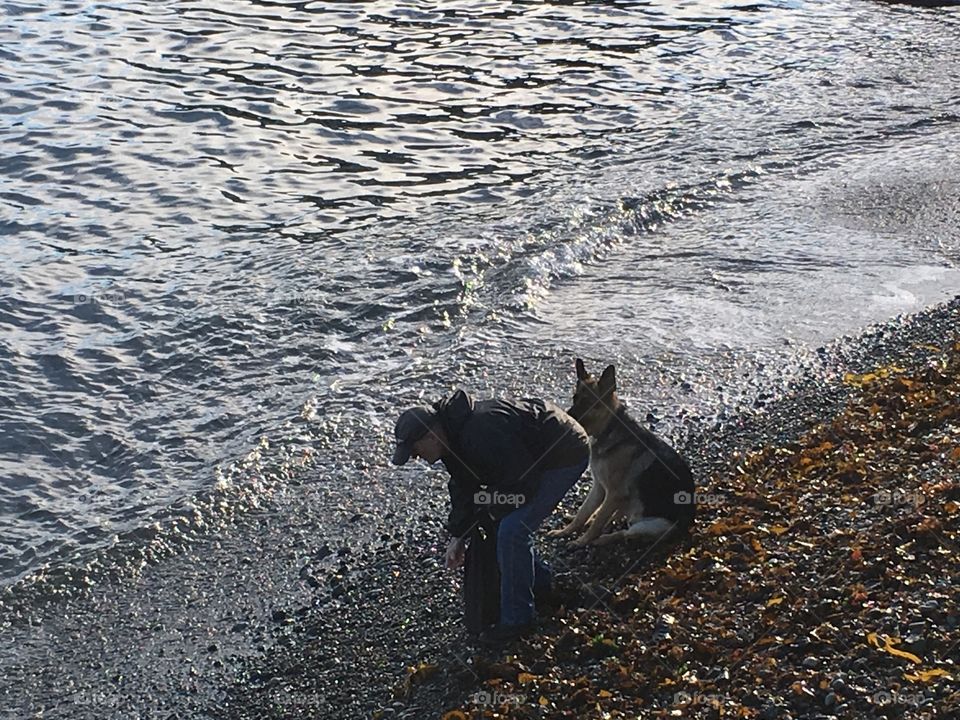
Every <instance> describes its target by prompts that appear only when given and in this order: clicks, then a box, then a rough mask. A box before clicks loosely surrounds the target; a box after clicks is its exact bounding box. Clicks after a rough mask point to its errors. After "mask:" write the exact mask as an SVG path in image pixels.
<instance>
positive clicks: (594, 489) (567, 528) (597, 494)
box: [547, 478, 606, 537]
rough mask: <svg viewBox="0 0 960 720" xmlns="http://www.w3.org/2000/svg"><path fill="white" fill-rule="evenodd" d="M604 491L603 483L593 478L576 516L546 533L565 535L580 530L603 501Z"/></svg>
mask: <svg viewBox="0 0 960 720" xmlns="http://www.w3.org/2000/svg"><path fill="white" fill-rule="evenodd" d="M605 494H606V493H605V492H604V490H603V485H601V484H600V482H599V481H598V480H597V479H596V478H594V481H593V485H591V486H590V492H588V493H587V497H585V498H584V499H583V503H582V504H581V505H580V509H579V510H577V514H576V516H575V517H574V518H573V520H571V521H570V522H569V523H567V524H566V525H564V526H563V527H562V528H559V529H557V530H551V531H550V532H548V533H547V535H548V536H549V537H565V536H567V535H573V534H575V533H578V532H580V530H582V529H583V527H584V525H586V524H587V520H589V519H590V516H591V515H593V513H594V512H596V509H597V508H598V507H600V503H602V502H603V497H604V495H605Z"/></svg>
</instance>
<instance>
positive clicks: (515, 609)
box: [497, 460, 587, 625]
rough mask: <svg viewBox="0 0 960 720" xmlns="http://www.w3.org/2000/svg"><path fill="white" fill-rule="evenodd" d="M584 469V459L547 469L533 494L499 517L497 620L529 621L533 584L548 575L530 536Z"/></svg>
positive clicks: (544, 584) (545, 581) (545, 584)
mask: <svg viewBox="0 0 960 720" xmlns="http://www.w3.org/2000/svg"><path fill="white" fill-rule="evenodd" d="M586 469H587V461H586V460H584V461H583V463H582V464H580V465H573V466H570V467H564V468H557V469H555V470H547V471H546V472H544V473H543V475H541V476H540V486H539V488H538V489H537V494H536V495H534V496H533V497H532V498H531V499H530V500H529V501H528V502H527V503H526V504H525V505H524V506H523V507H520V508H517V509H516V510H514V511H513V512H512V513H510V514H509V515H507V516H505V517H504V518H503V519H502V520H501V521H500V528H499V529H498V530H497V565H499V566H500V623H501V624H503V625H526V624H528V623H531V622H533V617H534V606H533V593H534V588H535V587H536V589H538V590H545V589H547V588H549V587H550V582H551V579H552V575H551V573H550V568H549V567H547V565H546V563H544V562H543V561H542V560H540V559H539V558H538V557H537V555H536V553H535V552H534V550H533V539H532V537H531V536H532V535H533V531H534V530H536V529H537V528H538V527H540V525H541V524H542V523H543V521H544V520H545V519H546V518H547V516H548V515H549V514H550V513H551V512H553V509H554V508H555V507H557V505H558V504H559V502H560V500H561V498H563V496H564V495H566V493H567V490H569V489H570V488H572V487H573V486H574V484H575V483H576V482H577V480H578V479H580V476H581V475H582V474H583V471H584V470H586Z"/></svg>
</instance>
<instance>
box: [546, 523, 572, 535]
mask: <svg viewBox="0 0 960 720" xmlns="http://www.w3.org/2000/svg"><path fill="white" fill-rule="evenodd" d="M573 533H574V530H573V528H572V527H570V526H569V525H566V526H564V527H562V528H557V529H556V530H548V531H547V537H567V536H568V535H573Z"/></svg>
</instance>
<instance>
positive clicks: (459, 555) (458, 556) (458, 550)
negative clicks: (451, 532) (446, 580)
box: [446, 538, 467, 570]
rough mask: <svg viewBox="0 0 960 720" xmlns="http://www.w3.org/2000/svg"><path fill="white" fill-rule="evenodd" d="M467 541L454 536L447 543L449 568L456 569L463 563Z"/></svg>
mask: <svg viewBox="0 0 960 720" xmlns="http://www.w3.org/2000/svg"><path fill="white" fill-rule="evenodd" d="M466 548H467V546H466V543H465V542H464V541H463V539H462V538H453V539H452V540H451V541H450V544H449V545H447V555H446V565H447V569H448V570H454V569H456V568H458V567H460V566H461V565H463V555H464V552H465V551H466Z"/></svg>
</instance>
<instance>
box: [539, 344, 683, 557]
mask: <svg viewBox="0 0 960 720" xmlns="http://www.w3.org/2000/svg"><path fill="white" fill-rule="evenodd" d="M567 412H568V413H569V414H570V415H571V416H572V417H573V418H574V419H575V420H577V421H578V422H579V423H580V424H581V425H582V426H583V428H584V430H586V431H587V433H588V434H589V435H590V470H591V472H592V474H593V485H592V486H591V488H590V492H589V494H588V495H587V497H586V499H585V500H584V501H583V504H582V505H581V506H580V509H579V510H578V511H577V515H576V517H574V519H573V520H572V521H571V522H570V523H569V524H567V525H566V526H565V527H563V528H560V529H558V530H553V531H552V532H550V533H549V534H550V535H552V536H555V537H559V536H568V535H574V534H576V533H579V532H580V531H581V530H583V529H584V528H585V527H587V526H588V525H589V527H587V530H586V532H584V533H583V534H582V535H581V536H580V537H579V538H577V539H576V540H574V541H573V544H574V545H586V544H587V543H593V544H596V545H602V544H606V543H609V542H613V541H615V540H620V539H628V538H645V539H650V540H652V539H658V538H661V537H663V536H664V535H666V534H667V533H669V532H671V531H673V530H686V528H687V527H689V525H690V523H691V522H692V521H693V515H694V510H695V508H694V499H695V496H694V487H693V475H692V474H691V472H690V466H689V465H688V464H687V462H686V460H684V459H683V458H682V457H681V456H680V455H679V454H678V453H677V451H676V450H674V449H673V448H672V447H670V446H669V445H668V444H667V443H666V442H664V441H663V440H661V439H660V438H659V437H657V436H656V435H654V434H653V433H652V432H650V431H649V430H647V429H646V428H645V427H643V426H641V425H640V424H639V423H637V422H636V421H635V420H634V419H633V418H631V417H630V416H629V415H628V414H627V408H626V406H625V405H624V404H623V403H622V402H620V400H619V399H618V398H617V378H616V370H615V369H614V367H613V365H610V366H608V367H607V369H606V370H604V371H603V374H602V375H601V376H600V379H599V380H597V379H596V378H594V377H593V376H592V375H590V373H588V372H587V370H586V368H585V367H584V365H583V360H581V359H580V358H577V388H576V392H575V394H574V396H573V407H572V408H570V410H568V411H567ZM615 517H625V518H626V520H627V528H626V529H625V530H619V531H617V532H610V533H606V534H602V533H603V531H604V529H605V528H606V527H607V524H608V523H609V522H610V521H611V520H613V519H614V518H615Z"/></svg>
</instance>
